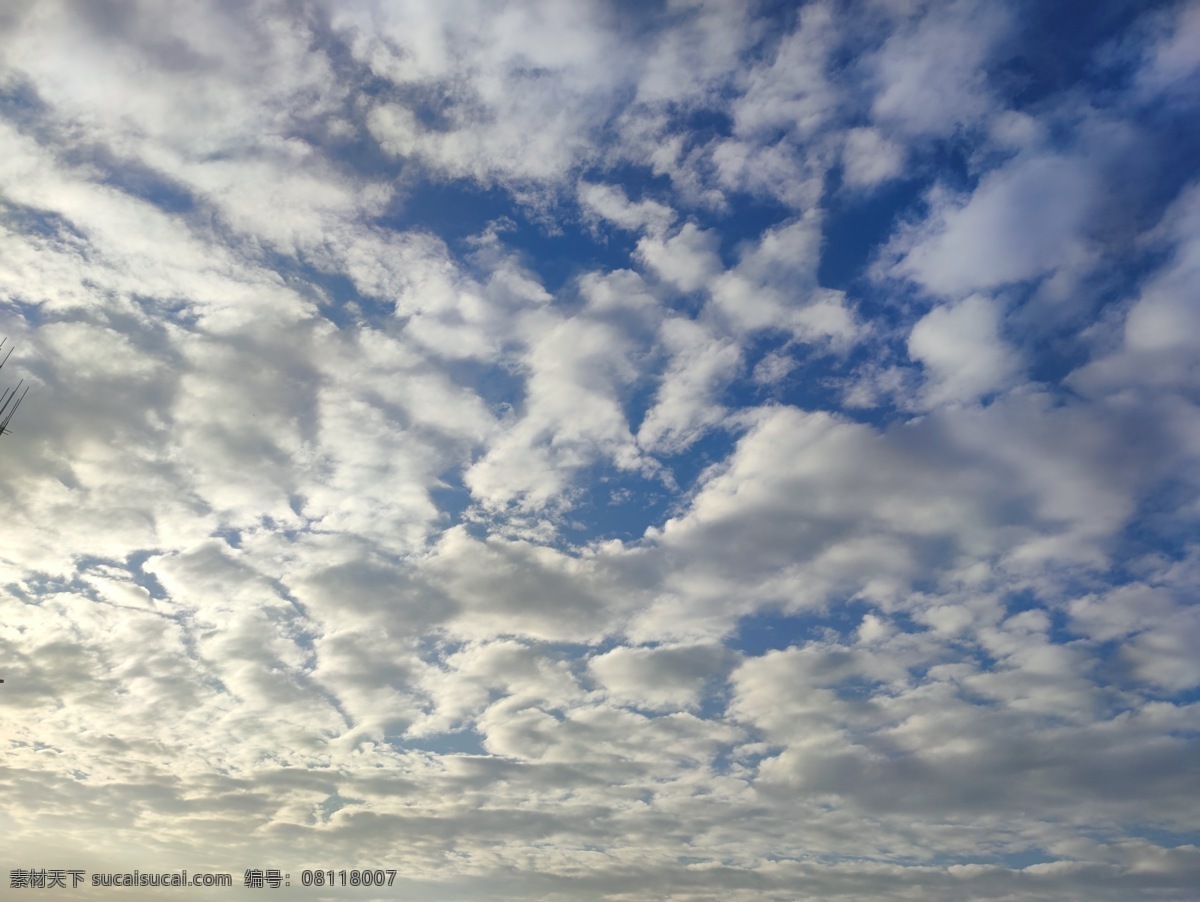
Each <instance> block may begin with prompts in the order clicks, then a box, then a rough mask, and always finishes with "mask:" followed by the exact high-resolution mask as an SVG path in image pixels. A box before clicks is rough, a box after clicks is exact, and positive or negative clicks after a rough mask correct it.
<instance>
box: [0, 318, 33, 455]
mask: <svg viewBox="0 0 1200 902" xmlns="http://www.w3.org/2000/svg"><path fill="white" fill-rule="evenodd" d="M6 341H8V339H7V338H0V349H2V348H3V347H4V343H5V342H6ZM12 352H13V349H12V348H9V349H8V353H7V354H5V355H4V359H3V360H0V368H2V367H3V366H4V364H6V363H8V358H9V357H10V356H11V355H12ZM22 385H25V380H24V379H22V380H21V381H20V382H18V383H17V387H16V388H6V389H4V393H3V394H0V435H4V433H6V432H11V431H12V430H11V429H9V428H8V424H9V423H11V422H12V418H13V415H14V414H15V413H16V412H17V408H18V407H20V406H21V402H22V401H24V400H25V396H26V395H27V394H29V386H28V385H25V391H22V392H21V393H20V394H19V395H18V394H17V392H19V391H21V386H22Z"/></svg>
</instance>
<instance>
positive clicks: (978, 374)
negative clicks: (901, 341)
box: [908, 295, 1020, 405]
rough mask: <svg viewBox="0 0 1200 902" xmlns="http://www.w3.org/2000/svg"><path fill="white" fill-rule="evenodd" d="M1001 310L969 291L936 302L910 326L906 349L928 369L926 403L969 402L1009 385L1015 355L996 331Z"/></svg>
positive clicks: (1016, 367)
mask: <svg viewBox="0 0 1200 902" xmlns="http://www.w3.org/2000/svg"><path fill="white" fill-rule="evenodd" d="M1000 321H1001V311H1000V309H999V308H998V307H997V305H996V303H995V302H994V301H991V300H989V299H988V298H985V297H983V296H981V295H972V296H970V297H969V298H967V299H966V300H963V301H960V302H959V303H958V304H955V305H954V306H948V307H936V308H934V309H933V310H931V311H930V312H929V313H927V314H926V315H925V316H924V317H922V318H921V320H920V321H918V322H917V324H916V325H915V326H913V330H912V333H911V334H910V335H909V338H908V353H909V355H910V356H911V357H913V358H915V359H917V360H919V361H920V362H921V363H922V364H923V365H924V366H925V367H926V369H927V370H928V371H929V374H930V376H929V379H928V381H927V384H926V389H925V403H926V404H929V405H937V404H943V403H946V402H954V401H957V402H971V401H975V400H977V399H978V398H979V397H980V396H982V395H986V394H990V393H992V392H995V391H997V390H999V389H1001V388H1004V387H1005V386H1006V385H1008V384H1010V383H1011V382H1012V381H1013V379H1014V377H1015V376H1016V375H1017V374H1018V372H1019V366H1020V364H1019V360H1018V359H1017V356H1016V354H1015V353H1014V352H1013V351H1012V349H1011V348H1009V347H1008V346H1007V345H1006V344H1005V342H1004V339H1003V338H1002V337H1001V336H1000V331H999V330H1000Z"/></svg>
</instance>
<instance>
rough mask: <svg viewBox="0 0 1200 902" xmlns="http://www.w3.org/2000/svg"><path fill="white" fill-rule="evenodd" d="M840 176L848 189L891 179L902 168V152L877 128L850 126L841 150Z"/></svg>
mask: <svg viewBox="0 0 1200 902" xmlns="http://www.w3.org/2000/svg"><path fill="white" fill-rule="evenodd" d="M842 164H843V166H844V167H845V170H844V174H843V176H842V177H843V179H844V181H845V183H846V184H847V185H849V186H850V187H852V188H871V187H873V186H875V185H878V184H880V183H882V182H885V181H887V180H888V179H892V178H895V177H896V176H897V175H899V174H900V173H901V171H902V170H903V168H904V152H903V150H901V148H899V147H897V146H896V145H895V144H894V143H892V142H891V141H889V140H887V138H885V137H884V136H883V135H882V134H881V133H880V131H879V130H878V129H874V128H852V129H850V130H849V131H848V132H847V133H846V145H845V147H844V149H843V150H842Z"/></svg>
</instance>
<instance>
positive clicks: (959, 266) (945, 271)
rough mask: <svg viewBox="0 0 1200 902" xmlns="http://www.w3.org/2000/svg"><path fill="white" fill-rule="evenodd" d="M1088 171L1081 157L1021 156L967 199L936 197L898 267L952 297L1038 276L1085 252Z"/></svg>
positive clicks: (931, 289) (928, 286) (1089, 185)
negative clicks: (931, 210)
mask: <svg viewBox="0 0 1200 902" xmlns="http://www.w3.org/2000/svg"><path fill="white" fill-rule="evenodd" d="M1091 179H1092V174H1091V172H1090V171H1089V166H1088V164H1087V162H1086V161H1085V160H1083V159H1081V158H1071V157H1063V156H1032V157H1029V158H1027V159H1026V158H1018V159H1017V160H1015V161H1014V162H1013V163H1011V164H1009V165H1008V166H1006V167H1004V168H1002V169H999V170H997V171H995V172H993V173H991V174H989V175H987V176H985V177H984V179H983V180H982V181H981V182H980V184H979V187H978V188H976V189H975V191H974V193H972V195H971V196H970V197H969V198H964V199H963V200H962V201H961V202H957V203H956V202H954V201H951V200H948V199H945V198H942V197H938V196H936V195H935V196H934V197H933V198H932V206H933V210H934V213H933V215H932V216H931V217H930V220H929V225H926V226H924V227H922V228H921V229H920V231H919V232H918V233H917V235H916V236H914V237H915V240H914V241H913V242H912V245H911V246H910V247H909V248H907V249H906V250H905V253H904V256H903V258H902V259H901V261H900V262H899V263H898V264H897V266H896V270H895V271H896V272H897V273H898V274H901V275H905V276H908V277H910V278H912V279H915V280H916V281H917V282H919V283H920V284H921V285H922V286H923V287H925V288H926V289H928V290H929V291H931V292H934V293H936V294H940V295H947V296H956V295H963V294H967V293H969V292H973V291H980V290H987V289H990V288H996V287H998V286H1002V285H1005V284H1008V283H1011V282H1019V281H1024V280H1026V279H1034V278H1038V277H1040V276H1043V275H1045V274H1047V273H1049V272H1051V271H1053V270H1055V269H1057V268H1059V267H1062V266H1066V265H1069V264H1071V263H1074V262H1076V261H1077V260H1078V259H1079V258H1080V257H1081V256H1082V255H1083V254H1085V252H1086V250H1085V246H1084V241H1083V235H1082V234H1081V233H1082V229H1083V226H1084V224H1085V222H1086V217H1087V213H1088V208H1089V203H1090V200H1091V196H1092V181H1091Z"/></svg>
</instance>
